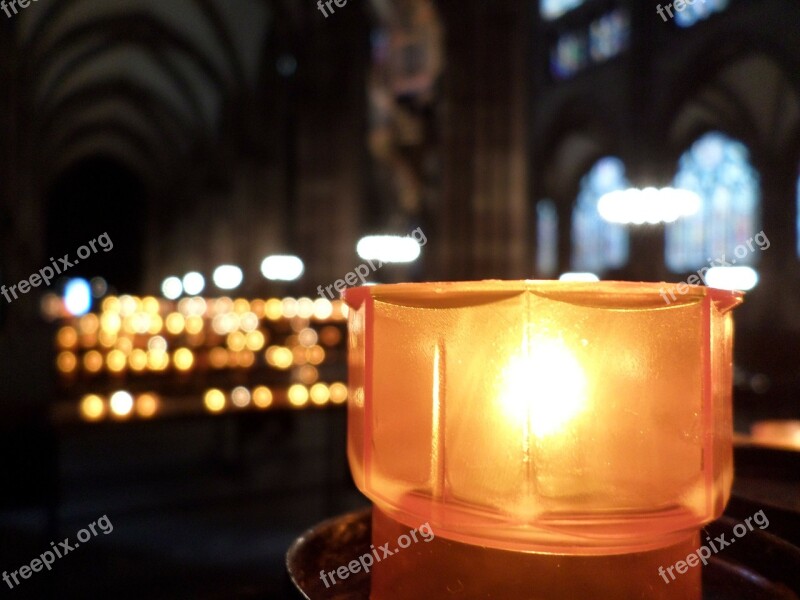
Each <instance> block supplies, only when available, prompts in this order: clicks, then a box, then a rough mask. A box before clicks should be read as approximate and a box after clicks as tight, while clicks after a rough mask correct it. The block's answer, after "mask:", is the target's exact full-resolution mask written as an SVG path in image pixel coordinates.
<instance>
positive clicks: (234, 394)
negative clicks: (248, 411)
mask: <svg viewBox="0 0 800 600" xmlns="http://www.w3.org/2000/svg"><path fill="white" fill-rule="evenodd" d="M231 402H233V404H234V405H235V406H238V407H239V408H244V407H245V406H247V405H248V404H250V390H248V389H247V388H246V387H244V386H242V385H240V386H237V387H235V388H233V391H231Z"/></svg>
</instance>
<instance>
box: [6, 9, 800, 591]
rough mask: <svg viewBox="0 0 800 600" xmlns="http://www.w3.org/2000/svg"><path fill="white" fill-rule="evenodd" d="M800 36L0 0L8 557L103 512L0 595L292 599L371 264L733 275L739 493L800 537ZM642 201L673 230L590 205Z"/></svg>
mask: <svg viewBox="0 0 800 600" xmlns="http://www.w3.org/2000/svg"><path fill="white" fill-rule="evenodd" d="M798 27H800V5H799V4H797V3H796V2H793V1H790V0H695V1H694V2H691V3H690V2H689V1H688V0H675V2H674V4H656V3H654V2H649V1H642V0H538V1H537V0H530V1H525V0H491V1H486V0H460V1H458V2H455V1H453V0H363V1H360V2H358V1H356V0H350V1H349V2H348V1H347V0H343V1H342V0H336V1H335V3H332V2H328V3H327V5H326V3H325V2H324V1H323V2H319V3H317V4H315V3H314V1H313V0H302V1H301V0H135V1H134V0H14V1H11V2H9V1H8V0H5V1H4V2H3V3H2V4H0V285H2V287H0V291H2V294H3V297H2V298H0V449H1V451H0V456H1V457H2V458H1V459H0V481H2V484H0V489H1V490H2V492H1V493H0V540H2V542H1V543H0V571H9V572H10V571H12V570H17V569H18V568H19V566H20V565H23V564H26V563H25V561H28V562H30V559H31V558H33V557H36V556H38V555H39V554H41V552H42V549H47V548H48V547H49V546H50V542H51V541H57V540H61V539H63V538H64V537H65V536H72V535H74V532H75V531H77V530H79V529H80V528H81V527H84V526H85V525H86V524H87V523H90V522H94V521H96V520H97V519H99V518H100V517H103V516H105V518H106V522H108V521H110V522H111V523H113V532H109V535H98V536H97V539H93V540H92V542H91V543H87V544H85V547H81V548H80V550H78V551H76V552H75V553H74V554H73V555H72V556H71V557H69V560H65V561H59V562H58V563H57V564H56V565H54V566H53V569H52V571H50V570H49V569H48V571H47V572H42V573H35V574H34V575H33V576H32V577H31V578H30V579H27V578H26V579H24V580H23V579H20V580H19V582H18V583H17V584H13V585H12V583H9V582H5V583H3V582H0V589H3V591H4V593H5V592H6V591H8V593H9V595H12V594H16V597H18V598H73V597H74V598H95V597H97V598H128V597H130V598H144V597H146V598H209V599H211V598H293V597H296V596H295V595H293V594H295V591H294V589H293V586H292V584H291V582H290V580H289V578H288V576H287V573H286V567H285V554H286V550H287V548H288V547H289V546H290V545H291V543H292V541H293V540H294V539H295V538H297V536H299V535H300V534H301V533H302V532H303V531H304V530H305V529H307V528H308V527H311V526H312V525H313V524H315V523H317V522H320V521H322V520H324V519H326V518H329V517H332V516H334V515H337V514H341V513H345V512H347V511H351V510H355V509H358V508H361V507H364V506H367V505H368V501H367V499H366V498H364V497H363V496H362V495H361V494H360V493H359V492H358V490H357V489H356V487H355V486H354V484H353V481H352V478H351V474H350V471H349V468H348V462H347V451H346V436H347V411H346V404H347V402H348V388H347V378H348V372H347V335H348V333H347V313H348V309H347V306H346V305H345V304H343V303H342V301H341V300H340V299H339V295H340V292H341V291H342V288H343V287H344V285H346V286H347V287H351V286H353V285H354V284H360V283H363V282H365V281H367V282H369V283H399V282H425V281H427V282H435V281H462V280H469V281H472V280H483V279H511V280H523V279H542V280H550V279H560V278H561V279H569V278H573V279H577V280H581V281H586V280H597V279H600V280H614V281H654V282H671V283H681V282H686V283H688V284H697V283H705V284H708V285H709V286H712V287H722V288H725V289H740V290H745V301H744V303H743V305H742V307H741V308H738V309H737V312H736V318H735V320H736V341H735V351H734V356H733V377H732V386H733V408H734V416H733V426H734V432H735V433H734V441H735V449H734V453H735V464H736V478H735V480H734V483H733V499H732V500H731V503H730V504H729V508H728V510H729V511H732V514H734V513H736V514H742V515H744V514H752V513H753V512H755V509H756V508H757V507H761V508H764V507H770V510H772V511H773V512H772V513H770V514H773V515H775V516H774V517H773V519H772V523H773V525H772V528H771V529H770V533H772V534H774V535H775V536H777V537H779V538H780V539H781V540H782V542H785V543H787V544H793V545H794V546H800V493H799V492H800V480H798V475H799V474H800V469H798V466H800V400H799V398H800V363H799V362H798V361H799V360H800V358H798V357H800V35H798ZM626 190H633V191H635V192H639V193H641V194H646V193H648V192H652V194H651V196H653V198H655V196H656V195H659V194H660V195H661V201H660V202H661V203H660V204H658V206H661V208H662V209H664V210H666V213H670V210H672V211H673V212H672V213H670V214H671V216H670V215H666V213H665V214H662V215H660V216H659V215H658V214H656V215H655V216H654V215H653V214H647V215H642V214H639V215H632V214H623V213H625V210H624V206H623V208H621V209H620V208H619V206H617V208H618V210H617V213H616V214H610V213H609V214H605V213H604V212H603V209H602V207H603V206H609V203H604V202H601V199H604V200H605V199H608V198H610V197H616V198H620V197H622V196H621V195H620V193H621V192H623V191H626ZM615 193H616V194H617V196H614V194H615ZM684 201H685V203H686V205H687V206H688V205H690V204H692V203H693V202H694V205H692V208H691V209H690V208H686V211H685V214H684V213H679V212H675V211H676V210H677V211H680V210H681V208H682V207H683V204H684ZM655 205H656V200H655V199H654V200H653V206H655ZM673 209H674V210H673ZM609 210H611V209H609ZM665 215H666V216H665ZM370 236H393V239H394V240H396V241H397V240H400V241H401V242H402V241H403V240H405V242H409V241H410V240H413V241H414V242H416V243H415V244H414V243H412V244H411V246H412V247H413V250H414V256H412V257H411V259H407V258H406V257H404V256H403V257H401V256H399V255H398V256H396V257H394V258H393V257H392V256H387V257H385V258H382V259H381V260H378V261H377V262H375V257H374V256H371V255H369V253H368V251H366V253H365V251H363V248H362V243H366V241H369V238H370ZM402 248H406V249H407V248H408V244H406V245H405V246H404V245H403V244H402V243H400V242H398V245H397V252H399V253H400V254H402V251H401V250H402ZM381 256H383V255H381ZM350 275H352V277H350ZM338 282H345V283H344V284H340V283H338ZM679 289H680V288H679ZM664 300H665V303H666V304H667V305H669V304H670V302H671V301H674V300H675V297H674V295H673V297H672V298H669V296H668V295H666V294H665V296H664ZM765 510H766V509H765ZM798 552H800V551H798ZM792 564H794V565H800V559H798V562H796V563H792ZM792 568H794V567H792ZM778 571H779V575H775V577H780V576H782V575H780V573H789V572H790V571H792V569H791V568H790V567H789V565H788V564H783V565H781V568H780V569H778ZM792 572H793V573H794V575H792V576H789V575H786V577H787V578H789V579H786V580H785V581H784V583H783V585H784V586H785V591H786V593H794V594H800V580H798V579H797V577H798V576H797V573H798V572H800V570H797V569H795V570H794V571H792ZM791 577H793V579H791ZM7 583H8V586H9V587H10V588H12V589H9V590H6V589H5V588H6V584H7ZM793 586H796V587H793ZM781 589H784V588H781ZM788 590H792V591H791V592H790V591H788ZM742 597H759V598H761V597H764V598H766V597H769V598H772V597H785V598H797V597H800V596H798V595H792V596H789V595H785V596H778V595H775V596H768V595H766V596H742Z"/></svg>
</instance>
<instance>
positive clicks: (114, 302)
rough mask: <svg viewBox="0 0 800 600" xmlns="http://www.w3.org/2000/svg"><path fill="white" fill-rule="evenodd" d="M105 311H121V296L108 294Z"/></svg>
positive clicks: (104, 301)
mask: <svg viewBox="0 0 800 600" xmlns="http://www.w3.org/2000/svg"><path fill="white" fill-rule="evenodd" d="M102 306H103V312H117V313H118V312H119V298H117V297H116V296H108V297H106V298H105V299H104V300H103V305H102Z"/></svg>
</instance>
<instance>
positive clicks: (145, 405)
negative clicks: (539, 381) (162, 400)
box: [136, 394, 158, 419]
mask: <svg viewBox="0 0 800 600" xmlns="http://www.w3.org/2000/svg"><path fill="white" fill-rule="evenodd" d="M157 410H158V398H156V397H155V396H154V395H153V394H140V395H139V396H138V397H137V398H136V413H137V414H138V415H139V416H140V417H143V418H145V419H149V418H150V417H152V416H153V415H154V414H156V411H157Z"/></svg>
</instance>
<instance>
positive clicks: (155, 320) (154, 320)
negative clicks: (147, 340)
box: [147, 315, 164, 335]
mask: <svg viewBox="0 0 800 600" xmlns="http://www.w3.org/2000/svg"><path fill="white" fill-rule="evenodd" d="M162 327H164V320H163V319H162V318H161V316H159V315H150V327H148V329H147V333H149V334H150V335H156V334H157V333H161V328H162Z"/></svg>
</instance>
